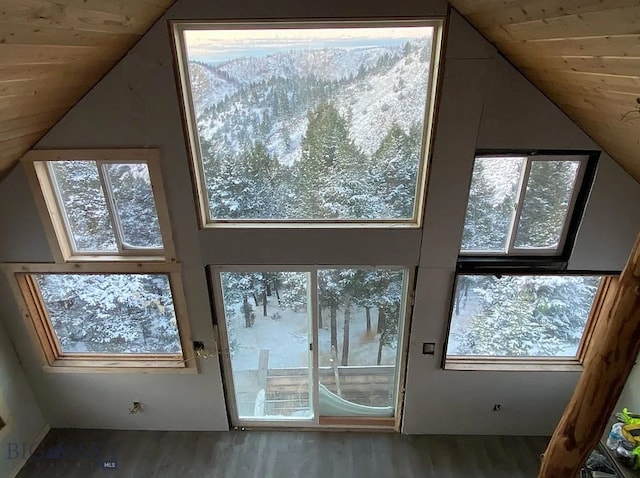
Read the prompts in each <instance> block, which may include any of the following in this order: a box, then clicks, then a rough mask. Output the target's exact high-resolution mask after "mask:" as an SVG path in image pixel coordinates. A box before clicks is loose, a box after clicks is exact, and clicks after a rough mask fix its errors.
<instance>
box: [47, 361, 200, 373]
mask: <svg viewBox="0 0 640 478" xmlns="http://www.w3.org/2000/svg"><path fill="white" fill-rule="evenodd" d="M43 370H44V371H45V372H47V373H104V372H106V373H145V374H147V373H152V374H155V373H179V374H197V373H198V369H197V367H196V366H195V365H187V364H185V362H184V361H182V360H180V361H147V362H145V361H136V362H133V361H118V360H111V361H109V360H95V361H89V360H69V359H58V360H56V361H54V362H53V363H52V364H51V365H45V366H43Z"/></svg>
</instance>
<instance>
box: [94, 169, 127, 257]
mask: <svg viewBox="0 0 640 478" xmlns="http://www.w3.org/2000/svg"><path fill="white" fill-rule="evenodd" d="M96 165H97V166H98V168H97V169H98V176H99V177H100V184H101V185H102V192H103V194H104V197H105V199H106V201H105V202H106V204H107V211H108V212H109V219H111V228H112V229H113V235H114V236H115V240H116V244H117V246H118V252H119V253H120V254H122V253H124V246H123V242H124V241H123V239H122V238H123V233H122V225H121V224H120V220H119V219H118V214H117V210H118V209H117V207H116V203H115V199H114V197H113V193H112V191H111V181H110V180H109V176H108V175H107V174H106V172H105V163H104V162H102V161H96Z"/></svg>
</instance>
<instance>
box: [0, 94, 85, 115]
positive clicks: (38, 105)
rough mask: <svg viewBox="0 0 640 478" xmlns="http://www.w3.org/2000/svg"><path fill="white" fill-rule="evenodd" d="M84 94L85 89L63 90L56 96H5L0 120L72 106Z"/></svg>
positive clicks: (1, 101) (0, 108) (0, 111)
mask: <svg viewBox="0 0 640 478" xmlns="http://www.w3.org/2000/svg"><path fill="white" fill-rule="evenodd" d="M83 94H84V91H79V90H78V91H69V90H61V91H59V92H58V94H56V95H55V96H47V97H46V98H44V97H43V95H30V96H11V97H9V96H5V97H4V98H0V121H5V120H10V119H15V118H22V117H25V116H31V115H35V114H39V113H44V112H46V111H54V110H60V109H64V108H67V109H68V108H70V107H71V106H73V104H75V103H76V102H77V101H78V100H79V99H80V98H81V97H82V95H83Z"/></svg>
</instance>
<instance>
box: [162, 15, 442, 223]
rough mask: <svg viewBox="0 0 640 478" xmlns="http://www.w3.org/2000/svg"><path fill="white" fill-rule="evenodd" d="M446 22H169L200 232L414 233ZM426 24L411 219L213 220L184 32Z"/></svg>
mask: <svg viewBox="0 0 640 478" xmlns="http://www.w3.org/2000/svg"><path fill="white" fill-rule="evenodd" d="M445 21H446V18H445V17H442V16H437V15H434V16H432V17H429V18H424V19H412V20H408V19H393V18H389V19H374V18H369V19H366V18H363V19H335V20H329V21H318V20H297V21H296V20H285V21H253V22H246V21H229V20H226V21H209V22H203V21H188V20H183V21H170V22H169V25H170V31H171V34H172V36H173V42H172V43H173V54H174V65H175V69H176V82H177V88H178V92H179V96H180V102H181V106H182V108H181V109H182V118H183V127H184V132H185V137H186V140H187V141H186V142H187V146H188V150H189V152H188V154H189V156H190V161H189V163H190V166H191V177H192V183H193V190H194V194H195V203H196V207H197V212H198V219H199V225H200V228H201V229H208V228H254V229H270V228H271V229H273V228H292V227H294V228H310V229H349V228H392V229H417V228H420V227H422V223H423V218H424V210H425V203H426V194H427V180H428V174H429V164H430V158H431V156H432V154H433V143H434V137H435V133H434V130H435V114H436V110H437V102H438V94H439V90H440V83H441V81H440V76H441V73H440V72H441V68H442V65H443V63H444V48H443V41H444V40H443V36H444V27H445ZM366 25H369V26H379V27H385V26H389V27H393V26H396V27H397V26H425V27H433V29H434V33H433V40H432V51H431V59H430V66H429V78H428V84H427V92H426V100H427V101H426V105H425V116H424V120H423V135H422V143H421V146H420V155H419V163H418V172H417V180H416V194H415V203H414V211H413V217H412V218H409V219H386V220H385V219H372V220H367V219H358V220H353V219H297V220H294V219H274V220H269V219H216V218H212V217H211V214H210V208H209V200H208V195H207V191H206V185H205V178H204V171H203V166H202V165H203V162H202V159H201V148H200V140H199V136H198V131H197V126H196V118H195V114H194V108H193V98H192V93H191V82H190V79H189V71H188V66H187V58H188V57H187V51H186V44H185V41H184V31H185V30H207V29H269V28H274V29H275V28H280V29H282V28H314V27H318V28H332V27H334V28H336V27H340V28H357V27H359V26H360V27H362V26H366Z"/></svg>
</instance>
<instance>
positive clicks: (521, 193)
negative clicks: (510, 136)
mask: <svg viewBox="0 0 640 478" xmlns="http://www.w3.org/2000/svg"><path fill="white" fill-rule="evenodd" d="M598 156H599V152H594V151H556V150H553V151H546V150H540V151H518V150H513V151H505V150H498V151H493V152H492V151H489V150H487V151H484V150H483V151H478V152H477V153H476V155H475V158H474V169H475V162H476V160H477V159H482V158H496V157H502V158H514V159H515V158H522V159H524V160H525V165H524V168H523V171H522V172H521V177H520V180H519V183H518V190H517V193H516V194H517V198H516V199H517V203H516V205H515V206H516V207H515V210H514V213H513V216H512V217H511V220H510V227H509V230H508V231H507V244H506V245H505V249H504V250H503V251H484V250H463V249H462V248H460V251H459V255H460V259H462V260H473V258H496V259H502V260H510V259H511V258H513V257H545V256H546V257H567V256H568V253H569V252H570V250H571V248H572V247H573V242H574V240H575V235H576V233H577V228H578V226H579V223H580V219H581V217H582V213H583V211H584V207H585V203H586V199H587V196H588V193H589V191H590V189H591V184H592V182H593V178H594V175H595V168H596V164H597V159H598ZM541 161H578V162H579V163H580V164H579V167H578V170H577V172H576V178H575V181H574V185H573V191H572V193H571V197H570V199H569V203H568V207H567V214H566V216H565V219H564V223H563V227H562V232H561V234H560V237H559V240H558V245H557V247H555V248H553V249H551V248H537V249H534V248H530V249H529V248H521V247H520V248H518V247H515V244H514V243H515V238H516V235H517V232H518V227H519V222H520V218H521V214H522V208H523V205H524V200H525V196H526V193H527V190H528V186H529V173H530V171H531V165H532V164H533V163H534V162H541ZM468 207H469V200H468V199H467V206H466V209H468ZM465 223H466V212H465Z"/></svg>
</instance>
